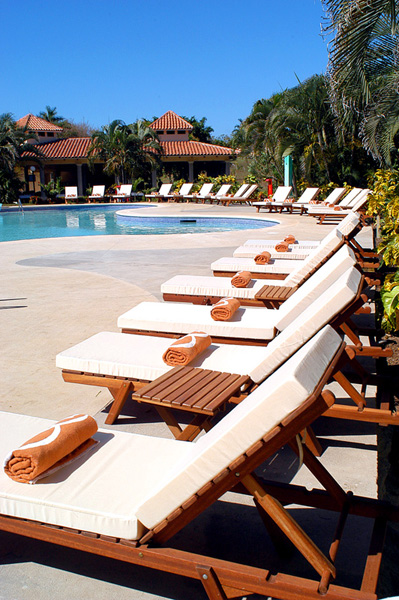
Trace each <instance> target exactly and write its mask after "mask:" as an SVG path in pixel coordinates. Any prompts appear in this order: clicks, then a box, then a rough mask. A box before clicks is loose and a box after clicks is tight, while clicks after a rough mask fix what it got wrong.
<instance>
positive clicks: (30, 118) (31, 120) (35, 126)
mask: <svg viewBox="0 0 399 600" xmlns="http://www.w3.org/2000/svg"><path fill="white" fill-rule="evenodd" d="M16 125H17V127H21V128H22V127H26V128H27V129H29V130H30V131H63V129H62V127H59V126H58V125H54V123H49V122H48V121H45V120H44V119H41V118H40V117H35V115H31V114H29V115H25V116H24V117H21V118H20V119H18V121H17V122H16Z"/></svg>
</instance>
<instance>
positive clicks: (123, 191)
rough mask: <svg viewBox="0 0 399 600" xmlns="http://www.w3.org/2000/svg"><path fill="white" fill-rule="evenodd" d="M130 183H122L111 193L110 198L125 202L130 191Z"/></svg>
mask: <svg viewBox="0 0 399 600" xmlns="http://www.w3.org/2000/svg"><path fill="white" fill-rule="evenodd" d="M132 187H133V186H132V184H131V183H124V184H122V185H121V186H120V188H119V192H118V193H117V194H113V195H112V196H111V198H113V199H114V202H126V200H128V199H129V198H130V194H131V193H132Z"/></svg>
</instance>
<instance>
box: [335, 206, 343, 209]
mask: <svg viewBox="0 0 399 600" xmlns="http://www.w3.org/2000/svg"><path fill="white" fill-rule="evenodd" d="M334 210H342V208H341V207H340V206H334Z"/></svg>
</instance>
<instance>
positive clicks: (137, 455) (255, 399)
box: [0, 219, 399, 600]
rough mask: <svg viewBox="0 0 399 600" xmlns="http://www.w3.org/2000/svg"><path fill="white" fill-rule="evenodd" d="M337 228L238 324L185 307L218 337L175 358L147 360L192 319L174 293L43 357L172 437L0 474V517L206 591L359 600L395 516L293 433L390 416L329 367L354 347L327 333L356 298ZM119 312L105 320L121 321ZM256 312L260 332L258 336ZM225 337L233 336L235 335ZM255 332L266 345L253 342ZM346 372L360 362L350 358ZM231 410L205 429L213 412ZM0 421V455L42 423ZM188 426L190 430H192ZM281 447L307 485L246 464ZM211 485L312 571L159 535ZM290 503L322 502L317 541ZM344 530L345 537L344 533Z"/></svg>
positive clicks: (184, 520) (360, 297)
mask: <svg viewBox="0 0 399 600" xmlns="http://www.w3.org/2000/svg"><path fill="white" fill-rule="evenodd" d="M353 223H354V219H353V220H352V222H351V225H348V224H346V225H344V228H345V227H350V226H356V225H353ZM327 237H328V236H327ZM342 238H343V235H342V232H340V233H337V230H336V231H335V234H334V235H331V236H330V238H329V239H328V240H327V242H326V241H325V240H324V241H323V242H322V243H321V244H320V246H321V247H323V248H324V250H325V251H326V250H327V254H328V256H327V257H326V260H325V261H324V263H323V261H321V264H319V266H318V268H317V269H314V272H313V274H312V275H311V276H308V277H307V278H306V277H305V281H304V282H303V283H302V285H301V286H300V287H298V288H297V289H296V290H295V292H294V293H293V294H292V295H291V297H290V298H288V299H287V300H286V301H285V302H284V304H282V305H281V307H280V308H279V309H278V310H273V309H271V310H267V309H265V308H255V309H244V310H243V311H242V312H241V313H240V316H241V318H240V319H237V320H235V321H233V322H230V323H228V322H227V323H226V324H224V325H223V324H220V323H219V324H218V323H215V324H213V323H211V322H210V320H209V319H208V320H206V319H205V321H204V320H203V315H200V314H199V313H198V319H199V320H200V324H201V326H203V323H205V325H206V327H207V326H208V325H209V331H210V332H211V333H212V336H214V335H216V336H219V334H221V335H220V337H221V341H223V342H231V341H233V342H234V343H212V345H211V346H210V347H209V348H208V350H207V351H205V352H204V353H203V355H201V357H198V358H197V359H196V360H195V361H194V362H193V363H192V364H190V366H188V367H176V368H171V367H168V366H167V365H165V363H164V362H163V361H162V355H163V353H164V351H165V349H166V348H167V346H168V345H169V344H170V339H168V338H167V337H164V335H169V334H172V335H175V334H176V333H180V332H181V331H185V326H186V324H187V326H188V324H189V326H190V327H191V326H192V325H197V324H199V321H194V320H191V321H189V319H190V318H191V317H190V316H189V315H188V312H187V313H184V314H185V315H186V317H184V315H183V312H182V307H184V305H182V304H179V310H178V312H177V313H176V312H173V314H172V313H171V314H170V317H167V315H164V317H163V318H164V320H165V322H164V324H163V325H161V321H162V319H159V318H157V319H156V331H155V328H153V325H152V323H153V322H154V319H153V318H152V317H153V313H151V311H150V309H151V306H148V305H149V304H152V305H153V306H152V308H155V309H156V308H159V306H157V305H162V306H165V307H166V306H168V304H167V303H165V304H162V303H142V305H139V306H138V307H136V309H137V314H136V316H135V317H134V318H135V319H136V324H137V325H138V328H137V330H136V329H135V335H130V334H129V335H128V334H126V333H107V332H102V333H99V334H97V335H96V336H93V337H92V338H89V339H88V340H86V341H84V342H81V343H80V344H78V345H76V346H74V347H72V348H70V349H69V350H66V351H64V352H61V353H60V354H59V355H58V356H57V365H58V366H59V367H60V368H61V369H62V371H63V377H64V379H65V380H66V381H70V382H79V383H85V384H89V385H100V386H106V387H108V388H109V390H110V392H111V394H112V396H113V402H112V406H111V409H110V412H109V415H108V418H107V422H108V423H113V422H114V421H115V419H116V418H117V417H118V415H119V414H120V412H121V410H122V408H123V405H124V403H125V402H126V401H127V400H128V399H130V398H131V397H132V398H133V399H134V400H136V401H137V402H147V403H149V404H153V405H154V406H155V407H156V409H157V410H158V412H159V414H160V415H161V417H162V418H163V419H164V420H165V422H166V424H167V425H168V426H169V428H170V429H171V431H172V433H173V435H174V436H175V438H177V439H164V438H156V437H152V436H143V435H135V434H129V433H123V432H117V431H110V430H109V429H108V430H106V429H103V430H100V431H99V432H98V433H97V434H95V436H94V437H95V438H96V439H97V440H98V442H99V444H98V446H97V449H96V451H95V452H93V453H92V454H90V455H88V456H87V457H85V458H82V459H79V460H78V461H77V462H76V463H75V464H74V466H73V467H67V468H66V470H65V471H64V473H63V476H62V477H59V476H58V474H57V475H50V476H49V477H48V478H47V481H46V480H44V481H45V483H44V484H40V485H34V486H27V485H23V484H22V485H21V484H18V483H16V482H15V481H12V480H10V479H9V478H7V476H6V475H5V473H4V472H2V473H1V474H0V528H1V529H2V530H4V531H9V532H11V533H15V534H18V535H23V536H28V537H33V538H37V539H42V540H45V541H48V542H50V543H54V544H61V545H64V546H68V547H71V548H78V549H80V550H84V551H87V552H92V553H95V554H100V555H102V556H109V557H111V558H115V559H117V560H123V561H125V562H130V563H133V564H141V565H143V566H146V567H150V568H152V569H156V570H161V571H166V572H170V573H175V574H179V575H184V576H187V577H191V578H194V579H197V580H199V581H200V582H201V583H202V585H203V588H204V591H205V593H206V594H207V596H208V598H209V600H216V599H220V600H222V599H226V598H227V597H241V596H243V595H250V594H260V595H265V596H272V597H277V598H281V599H282V600H292V598H294V597H295V598H299V599H302V600H307V599H311V598H314V599H315V600H316V598H319V597H320V595H326V594H327V595H326V597H327V598H328V597H331V598H334V599H339V600H348V599H349V598H351V599H353V600H371V599H373V600H375V598H376V593H375V592H376V587H377V583H378V574H379V569H380V560H376V559H375V556H376V554H377V556H380V554H381V552H382V546H383V538H384V535H383V534H384V531H385V527H386V524H387V521H389V520H393V521H398V520H399V511H398V510H397V509H395V508H393V507H391V506H388V505H385V504H383V503H381V502H379V501H377V500H372V499H369V498H360V497H356V496H352V495H348V494H347V493H346V492H345V491H344V490H343V488H342V487H341V486H340V485H339V483H338V482H337V481H336V480H335V479H334V478H333V477H332V476H331V474H330V473H328V471H327V470H326V469H325V468H324V467H323V466H322V464H321V463H320V462H319V461H318V460H317V458H316V456H315V455H314V454H312V453H311V452H310V451H309V449H308V448H307V446H306V444H304V443H303V440H304V438H303V437H302V434H303V432H304V431H305V430H307V431H309V432H310V433H311V429H310V428H311V425H312V423H313V422H314V420H315V419H316V418H317V417H318V416H320V415H322V414H324V415H326V416H335V417H339V418H355V419H360V420H365V421H374V422H384V423H390V422H393V418H394V417H393V416H392V414H390V412H389V411H387V410H382V409H372V408H369V407H367V406H366V403H365V399H364V397H363V395H362V394H360V393H359V392H357V390H356V389H355V388H354V387H353V385H352V384H351V382H350V381H349V379H348V378H347V374H346V373H345V374H344V373H343V371H342V368H343V367H344V366H345V365H346V366H350V364H352V363H353V362H355V361H356V354H362V353H363V351H364V350H366V348H365V347H364V346H363V344H361V343H360V340H359V343H357V341H355V340H357V339H358V338H356V337H354V338H353V339H352V338H351V340H352V342H353V343H354V344H355V345H354V346H347V345H346V344H345V343H344V342H343V339H342V338H343V334H342V330H343V331H344V332H345V333H346V334H348V333H349V335H351V320H350V316H351V315H352V314H353V313H354V312H356V311H357V310H358V309H359V308H361V307H362V306H363V305H364V303H365V302H367V299H368V295H367V294H368V287H367V281H366V280H365V278H364V276H363V275H362V273H361V271H360V270H359V266H358V264H357V261H356V257H355V253H354V251H353V249H352V248H350V247H349V246H348V245H346V244H344V243H343V242H342ZM333 247H334V248H335V249H334V250H333ZM318 249H319V247H318V248H317V249H316V250H318ZM328 251H330V252H328ZM312 260H314V256H313V258H312ZM283 262H284V261H282V263H283ZM293 262H294V261H293ZM312 264H313V263H312ZM308 266H309V267H310V265H308ZM314 267H316V265H314ZM310 270H311V271H312V268H311V267H310ZM189 308H193V309H195V310H196V309H197V308H199V309H207V310H209V307H201V306H198V307H196V306H193V307H191V306H189ZM134 310H135V309H133V311H134ZM161 310H164V309H161ZM168 310H169V309H168ZM168 310H166V312H168ZM170 310H172V311H173V310H174V308H173V306H172V307H171V309H170ZM247 311H248V312H247ZM201 312H204V311H201ZM196 314H197V313H196ZM187 315H188V316H187ZM247 315H248V316H247ZM126 318H128V317H127V316H126V315H123V316H122V317H121V318H120V325H121V326H123V324H122V321H123V319H126ZM241 320H242V322H240V321H241ZM244 321H245V322H244ZM256 321H258V327H262V328H263V329H262V333H261V334H260V335H259V334H257V332H256V326H255V327H254V324H255V323H256ZM150 323H151V324H150ZM182 326H183V329H181V327H182ZM213 327H215V329H213ZM171 328H172V329H173V331H170V330H171ZM159 329H160V330H161V331H160V332H159V331H158V330H159ZM237 332H239V333H238V337H239V338H240V341H245V342H246V345H238V344H237V343H236V339H235V338H236V337H237ZM339 332H340V333H339ZM353 335H354V336H355V334H353ZM264 337H266V338H267V339H268V341H269V343H268V344H267V346H265V345H256V342H257V341H259V342H262V341H264V340H263V338H264ZM365 353H367V352H365ZM356 371H357V373H358V374H359V372H361V368H360V365H356ZM331 380H335V381H336V382H338V383H339V385H341V387H342V388H343V389H344V390H345V391H346V392H347V393H348V394H349V396H350V397H351V398H352V400H353V402H354V407H353V408H352V406H343V405H340V404H338V403H337V402H336V399H335V398H334V396H333V394H332V393H331V392H329V391H326V390H324V388H325V386H326V385H327V383H328V382H329V381H331ZM371 380H372V379H371ZM371 380H369V381H371ZM235 404H237V405H236V406H234V405H235ZM232 405H233V406H234V408H232V409H231V410H229V411H228V413H227V414H225V415H224V416H223V418H221V419H219V421H218V422H217V423H216V424H215V423H214V417H215V416H216V415H218V414H219V413H220V411H224V410H226V409H227V408H228V407H231V406H232ZM174 409H177V410H179V411H181V410H183V411H184V412H186V413H187V414H189V415H190V414H191V417H192V421H191V422H189V424H188V425H187V426H186V427H185V428H184V429H183V428H182V426H181V425H180V424H179V423H178V421H177V419H176V418H175V417H174V415H173V411H174ZM0 419H1V421H2V431H4V436H2V438H1V439H0V446H1V448H2V450H3V455H6V454H7V453H8V452H9V451H10V448H13V447H17V446H18V445H19V444H20V443H21V441H23V440H24V439H28V438H30V437H31V436H33V435H35V434H36V433H38V432H39V431H41V430H43V429H45V428H47V427H49V426H51V425H52V423H51V422H49V421H46V420H44V419H38V418H34V417H26V416H23V415H13V414H9V413H0ZM211 426H212V428H211V429H210V427H211ZM201 431H205V433H204V434H203V435H202V436H200V437H198V438H197V435H198V433H200V432H201ZM195 438H197V439H195ZM310 438H312V435H310ZM192 440H195V441H192ZM295 440H297V441H295ZM298 440H299V442H298ZM300 440H302V442H301V441H300ZM298 443H299V444H300V447H298ZM306 443H307V442H306ZM285 445H288V446H290V447H291V448H292V449H293V450H294V451H295V452H297V453H300V454H301V457H302V460H303V464H304V465H306V467H307V468H308V469H310V471H311V473H312V474H313V475H314V477H315V478H316V480H317V481H318V483H319V484H320V486H321V488H322V489H320V490H315V491H312V492H309V491H308V490H305V489H304V488H300V487H298V486H292V485H289V484H287V485H281V483H278V484H277V485H276V484H274V483H273V482H271V481H268V482H264V481H263V480H262V479H261V478H260V477H259V476H258V475H256V474H255V472H254V470H255V469H256V468H257V467H259V466H261V465H262V463H263V462H264V461H265V459H266V458H268V457H271V456H272V455H273V454H274V453H275V452H276V451H277V450H279V449H280V448H282V446H285ZM309 445H311V444H309ZM227 491H235V492H237V493H245V494H249V495H250V496H252V497H253V499H254V501H255V504H256V507H257V509H258V511H259V512H260V513H261V516H262V517H263V521H264V522H265V523H266V524H267V523H268V522H273V523H274V527H273V530H274V535H273V539H276V535H277V534H276V532H277V531H280V532H281V534H282V532H284V536H286V537H287V538H288V539H289V540H290V541H291V542H292V543H293V545H294V546H295V547H296V548H297V550H298V551H299V553H300V554H301V555H302V556H303V558H304V559H305V561H306V562H307V563H308V564H309V565H310V566H311V567H312V569H313V571H312V573H313V574H311V573H309V574H308V575H307V576H303V575H300V574H294V575H293V574H292V573H289V574H288V573H285V572H282V571H281V570H279V569H278V568H277V569H276V567H273V575H272V576H271V573H270V571H268V570H267V569H265V568H258V567H254V566H252V565H247V564H239V563H237V562H232V561H229V560H221V559H215V558H213V557H209V556H204V555H199V554H196V553H195V552H191V551H187V550H186V551H182V550H178V549H176V548H175V547H174V546H173V539H172V538H173V536H175V534H176V533H178V532H179V531H180V530H182V529H184V528H185V527H186V526H188V525H189V524H190V523H191V522H192V521H193V520H194V519H195V518H196V517H197V516H199V515H201V514H202V513H203V512H204V511H205V509H208V508H209V507H211V506H212V505H213V504H214V503H215V502H216V501H217V500H218V499H219V498H220V497H221V496H222V495H223V494H225V492H227ZM292 503H295V504H297V505H305V506H308V507H309V506H311V507H315V508H318V509H321V508H323V509H325V510H329V511H333V512H336V513H337V529H336V533H335V535H333V537H332V541H331V546H330V548H329V549H328V548H327V549H326V550H323V551H322V550H321V549H320V547H319V545H318V544H317V540H313V539H311V538H310V537H309V536H308V535H307V534H306V533H305V532H304V531H303V529H302V528H301V527H300V525H299V524H298V523H297V521H296V520H295V519H294V518H293V516H292V515H291V514H290V513H289V512H288V511H287V509H286V508H284V507H285V505H288V504H292ZM254 510H256V509H255V507H254ZM353 516H362V517H363V518H370V519H371V520H372V521H374V528H373V530H372V535H371V543H370V550H369V551H368V554H367V556H366V557H365V558H366V560H365V562H364V569H363V578H362V583H361V585H360V586H359V587H355V588H353V587H352V588H351V589H349V588H347V587H345V585H342V583H341V582H340V580H339V572H337V566H336V564H335V559H336V553H337V549H338V546H339V545H340V544H341V543H344V542H345V538H343V530H344V526H345V522H346V521H347V520H348V519H349V520H351V518H352V517H353ZM227 523H228V521H227V515H226V526H228V525H227ZM235 526H238V525H237V523H236V525H235ZM319 531H320V530H319ZM247 534H248V533H247V532H242V534H241V535H243V536H244V535H247ZM278 537H279V536H278V535H277V538H278ZM220 541H222V540H220ZM277 541H278V539H277ZM346 541H347V542H353V537H352V536H349V539H348V537H347V538H346ZM194 543H195V542H194V540H192V542H191V544H192V546H194ZM257 544H258V545H259V540H258V541H257ZM260 547H261V546H260ZM286 568H287V563H286V561H284V560H283V561H281V569H286ZM337 578H338V579H337ZM335 580H337V581H336V582H335Z"/></svg>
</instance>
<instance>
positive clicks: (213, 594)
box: [197, 565, 227, 600]
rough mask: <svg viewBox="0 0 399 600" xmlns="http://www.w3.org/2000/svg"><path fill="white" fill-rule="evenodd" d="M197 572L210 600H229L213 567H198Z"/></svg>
mask: <svg viewBox="0 0 399 600" xmlns="http://www.w3.org/2000/svg"><path fill="white" fill-rule="evenodd" d="M197 572H198V574H199V576H200V581H201V583H202V585H203V586H204V589H205V591H206V593H207V595H208V598H209V600H227V596H226V594H225V593H224V591H223V588H222V585H221V583H220V581H219V579H218V578H217V575H216V573H215V571H214V570H213V569H212V567H205V566H204V567H203V566H201V565H198V567H197Z"/></svg>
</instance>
